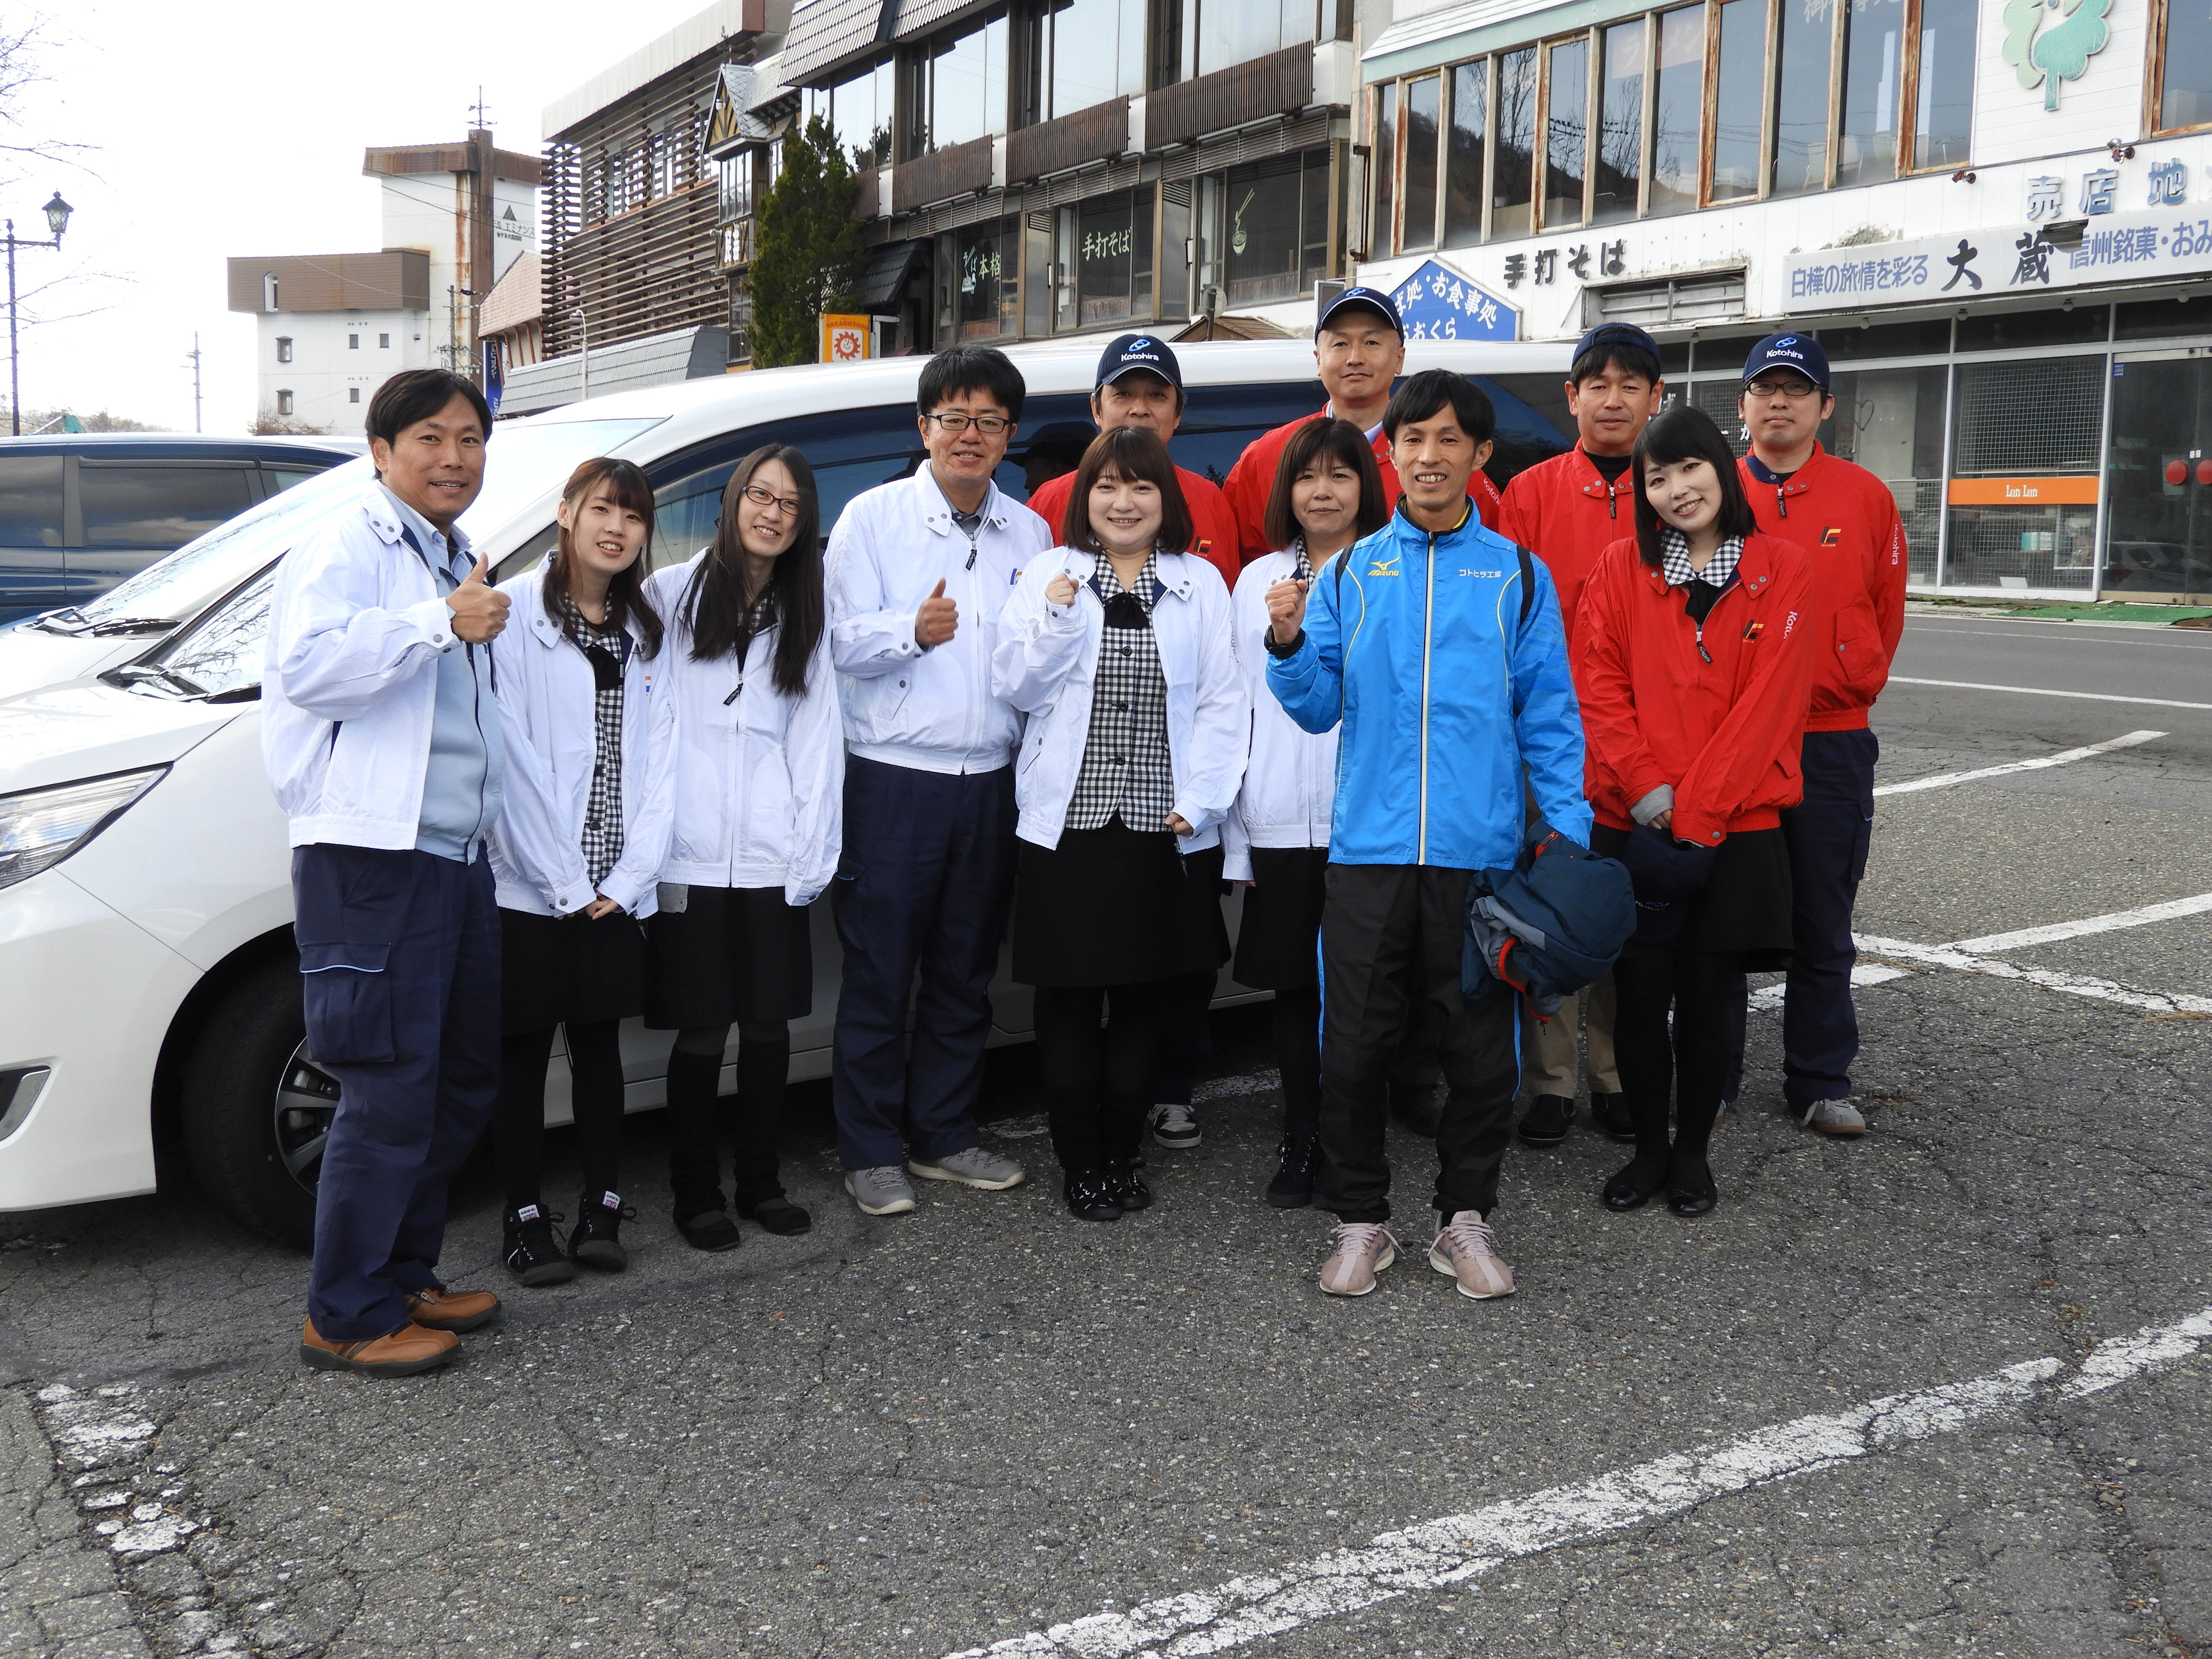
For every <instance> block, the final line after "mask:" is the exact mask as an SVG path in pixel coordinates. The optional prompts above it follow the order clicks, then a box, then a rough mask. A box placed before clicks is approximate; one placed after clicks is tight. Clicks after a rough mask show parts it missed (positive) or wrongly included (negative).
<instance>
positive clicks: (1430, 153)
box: [1398, 75, 1444, 248]
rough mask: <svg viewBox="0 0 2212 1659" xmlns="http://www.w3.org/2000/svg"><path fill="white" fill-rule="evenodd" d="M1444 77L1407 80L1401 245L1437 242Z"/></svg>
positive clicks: (1427, 76) (1429, 245)
mask: <svg viewBox="0 0 2212 1659" xmlns="http://www.w3.org/2000/svg"><path fill="white" fill-rule="evenodd" d="M1443 84H1444V83H1443V76H1440V75H1425V76H1422V77H1421V78H1420V79H1419V80H1418V81H1408V82H1406V216H1405V223H1404V226H1403V228H1402V230H1401V234H1400V237H1399V241H1398V246H1400V247H1401V248H1420V247H1434V246H1436V245H1437V118H1438V116H1439V115H1441V114H1442V112H1443V111H1442V108H1441V106H1442V104H1443Z"/></svg>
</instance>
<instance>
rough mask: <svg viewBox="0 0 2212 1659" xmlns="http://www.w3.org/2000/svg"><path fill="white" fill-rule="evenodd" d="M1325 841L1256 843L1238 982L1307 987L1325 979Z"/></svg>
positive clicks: (1240, 929) (1240, 934)
mask: <svg viewBox="0 0 2212 1659" xmlns="http://www.w3.org/2000/svg"><path fill="white" fill-rule="evenodd" d="M1327 885H1328V848H1326V847H1255V848H1253V849H1252V885H1251V886H1249V887H1248V888H1246V889H1245V890H1244V915H1243V919H1242V920H1241V921H1238V922H1237V966H1236V968H1235V969H1234V970H1233V971H1234V972H1235V974H1236V975H1237V983H1239V984H1240V985H1249V986H1251V987H1253V988H1254V989H1255V990H1261V991H1304V990H1307V989H1310V987H1314V986H1316V985H1318V984H1320V983H1321V956H1320V951H1321V903H1322V893H1323V891H1324V890H1325V889H1326V887H1327Z"/></svg>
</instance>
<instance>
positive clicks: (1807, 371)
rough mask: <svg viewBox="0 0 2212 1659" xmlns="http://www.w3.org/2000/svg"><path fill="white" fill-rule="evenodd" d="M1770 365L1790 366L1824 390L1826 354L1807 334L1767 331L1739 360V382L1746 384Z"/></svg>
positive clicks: (1826, 370) (1826, 369) (1826, 365)
mask: <svg viewBox="0 0 2212 1659" xmlns="http://www.w3.org/2000/svg"><path fill="white" fill-rule="evenodd" d="M1771 368H1792V369H1795V370H1796V371H1797V373H1798V374H1802V375H1803V376H1804V377H1805V378H1806V379H1807V380H1810V381H1811V382H1812V383H1813V384H1814V386H1818V387H1820V390H1821V391H1823V392H1826V390H1827V389H1828V378H1829V377H1828V354H1827V353H1826V352H1825V351H1823V350H1821V349H1820V342H1819V341H1818V340H1816V339H1814V337H1812V336H1811V335H1809V334H1770V335H1768V336H1767V337H1765V339H1763V340H1761V341H1760V342H1759V343H1758V344H1757V345H1755V346H1753V347H1752V349H1751V356H1748V357H1747V358H1745V359H1744V360H1743V383H1744V384H1745V385H1746V386H1749V385H1750V384H1751V383H1752V382H1753V380H1757V379H1758V378H1759V376H1760V375H1762V374H1765V373H1766V371H1767V370H1769V369H1771Z"/></svg>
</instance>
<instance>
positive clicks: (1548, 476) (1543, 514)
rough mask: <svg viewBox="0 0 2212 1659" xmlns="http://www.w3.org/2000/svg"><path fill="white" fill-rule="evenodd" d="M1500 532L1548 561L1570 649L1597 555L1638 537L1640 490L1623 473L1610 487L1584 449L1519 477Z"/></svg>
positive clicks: (1509, 488) (1508, 494)
mask: <svg viewBox="0 0 2212 1659" xmlns="http://www.w3.org/2000/svg"><path fill="white" fill-rule="evenodd" d="M1635 533H1636V485H1635V483H1634V482H1633V481H1632V479H1631V478H1630V477H1629V476H1628V474H1627V473H1626V471H1624V472H1623V473H1622V474H1621V475H1620V482H1619V483H1607V482H1606V481H1605V474H1603V473H1602V472H1600V471H1598V470H1597V468H1596V466H1595V465H1593V464H1592V463H1591V461H1590V458H1589V456H1588V455H1586V454H1584V453H1583V447H1582V445H1581V444H1580V443H1579V442H1577V444H1576V445H1575V447H1573V448H1572V449H1571V450H1569V451H1568V452H1567V453H1565V454H1564V455H1554V456H1553V457H1552V459H1550V460H1548V461H1539V462H1537V463H1536V465H1534V466H1532V467H1530V468H1529V469H1528V471H1525V472H1521V473H1516V475H1515V476H1514V479H1513V482H1512V483H1509V484H1507V485H1506V486H1505V501H1504V506H1503V507H1501V508H1500V509H1499V511H1498V534H1499V535H1501V536H1503V537H1504V538H1506V539H1507V540H1508V541H1512V542H1518V543H1519V544H1521V545H1522V546H1523V547H1525V548H1527V549H1528V550H1529V551H1530V552H1531V553H1534V555H1535V556H1537V557H1538V558H1540V559H1541V560H1542V561H1543V562H1544V568H1546V569H1547V570H1549V571H1550V572H1551V573H1552V586H1553V587H1555V588H1556V589H1558V590H1559V622H1560V623H1561V625H1562V626H1563V627H1564V628H1565V629H1566V635H1567V644H1568V648H1569V649H1570V650H1571V649H1572V648H1573V646H1574V638H1575V607H1576V605H1577V604H1578V603H1580V601H1581V599H1582V596H1583V583H1584V582H1586V581H1588V580H1589V574H1590V572H1591V571H1592V570H1593V569H1595V568H1596V566H1597V559H1598V555H1599V554H1601V553H1602V552H1604V551H1605V550H1606V549H1607V548H1608V547H1610V546H1611V545H1613V543H1615V542H1617V541H1619V540H1620V538H1622V537H1623V536H1633V535H1634V534H1635Z"/></svg>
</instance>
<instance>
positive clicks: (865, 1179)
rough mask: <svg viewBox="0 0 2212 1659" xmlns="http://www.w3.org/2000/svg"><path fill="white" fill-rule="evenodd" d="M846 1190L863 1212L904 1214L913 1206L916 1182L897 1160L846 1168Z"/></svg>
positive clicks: (869, 1213) (868, 1213) (866, 1213)
mask: <svg viewBox="0 0 2212 1659" xmlns="http://www.w3.org/2000/svg"><path fill="white" fill-rule="evenodd" d="M845 1190H846V1191H847V1192H848V1193H850V1194H852V1195H853V1202H854V1203H855V1204H857V1205H859V1206H860V1212H861V1213H862V1214H863V1215H904V1214H905V1213H906V1212H908V1210H911V1209H912V1208H914V1186H913V1183H911V1182H908V1180H907V1178H906V1171H905V1170H902V1169H900V1168H899V1166H898V1165H897V1164H878V1165H877V1166H876V1167H875V1168H874V1169H872V1170H846V1171H845Z"/></svg>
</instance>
